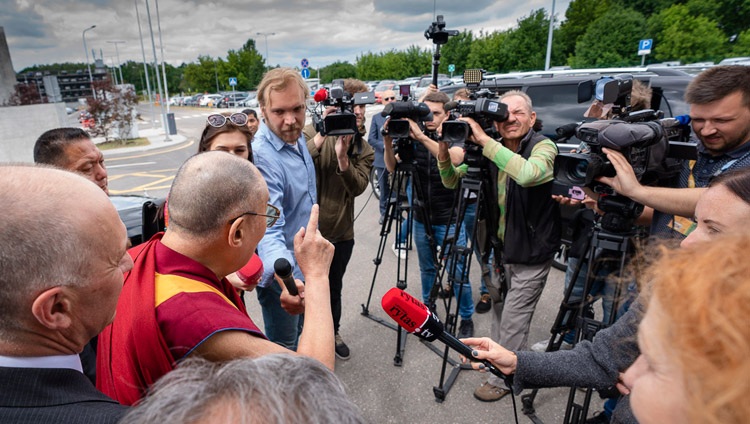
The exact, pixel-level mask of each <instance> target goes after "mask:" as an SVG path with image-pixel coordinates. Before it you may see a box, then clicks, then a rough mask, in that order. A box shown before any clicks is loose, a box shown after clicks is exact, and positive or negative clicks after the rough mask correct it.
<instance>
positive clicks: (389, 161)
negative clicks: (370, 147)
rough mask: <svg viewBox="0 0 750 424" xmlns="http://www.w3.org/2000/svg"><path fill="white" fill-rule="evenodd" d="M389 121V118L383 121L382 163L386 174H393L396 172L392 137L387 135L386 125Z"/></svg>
mask: <svg viewBox="0 0 750 424" xmlns="http://www.w3.org/2000/svg"><path fill="white" fill-rule="evenodd" d="M390 121H391V117H390V116H389V117H388V118H386V119H385V122H384V123H383V161H384V162H385V169H387V170H388V172H394V171H395V170H396V162H397V159H396V154H395V152H394V151H393V137H391V135H390V134H389V133H388V123H389V122H390Z"/></svg>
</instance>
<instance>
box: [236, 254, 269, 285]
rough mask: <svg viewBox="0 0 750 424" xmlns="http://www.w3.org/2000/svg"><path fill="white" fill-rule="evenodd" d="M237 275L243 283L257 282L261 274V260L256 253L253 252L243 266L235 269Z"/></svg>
mask: <svg viewBox="0 0 750 424" xmlns="http://www.w3.org/2000/svg"><path fill="white" fill-rule="evenodd" d="M237 276H238V277H240V280H242V282H243V283H245V284H248V285H251V284H258V283H259V282H260V278H261V277H262V276H263V261H261V260H260V257H259V256H258V255H257V254H255V253H253V256H252V257H251V258H250V260H249V261H247V263H246V264H245V266H243V267H242V268H240V269H239V270H237Z"/></svg>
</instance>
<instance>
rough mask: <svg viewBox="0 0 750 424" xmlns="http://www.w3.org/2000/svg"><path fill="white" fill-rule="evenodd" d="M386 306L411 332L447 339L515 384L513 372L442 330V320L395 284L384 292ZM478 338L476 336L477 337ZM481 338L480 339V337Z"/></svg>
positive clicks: (424, 336) (389, 313)
mask: <svg viewBox="0 0 750 424" xmlns="http://www.w3.org/2000/svg"><path fill="white" fill-rule="evenodd" d="M381 304H382V306H383V310H384V311H385V312H386V313H387V314H388V316H390V317H391V318H393V320H394V321H396V323H397V324H398V325H400V326H401V327H402V328H403V329H404V330H406V331H407V332H409V333H412V334H414V335H416V336H417V337H419V338H421V339H424V340H427V341H428V342H431V341H433V340H435V339H438V340H440V341H441V342H443V343H445V344H446V345H448V347H450V348H451V349H453V350H455V351H456V352H458V353H460V354H461V355H463V356H464V357H466V358H468V359H470V360H472V361H476V362H479V363H480V365H478V368H479V369H482V366H484V370H486V371H489V372H491V373H492V374H494V375H496V376H498V377H500V378H502V379H503V380H505V381H506V382H507V384H508V385H509V386H511V385H512V376H510V375H505V374H503V373H502V372H501V371H500V370H499V369H498V368H497V367H495V365H494V364H492V363H491V362H490V361H488V360H485V359H479V358H478V356H477V355H475V354H474V353H475V351H474V350H473V349H472V348H470V347H469V346H467V345H466V344H464V343H462V342H461V341H460V340H458V339H457V338H456V337H455V336H453V335H452V334H450V333H447V332H445V331H443V323H441V322H440V320H439V319H438V318H437V316H436V315H435V314H433V313H432V312H431V311H430V310H429V309H428V308H427V306H425V305H424V303H422V302H420V301H419V300H417V299H415V298H414V297H413V296H411V295H410V294H409V293H406V292H405V291H403V290H401V289H399V288H397V287H393V288H391V289H390V290H388V292H387V293H386V294H385V295H384V296H383V299H382V301H381ZM474 340H477V339H474ZM479 340H481V339H479ZM488 340H489V339H488ZM476 353H478V354H479V356H483V357H484V356H486V355H484V353H483V352H476Z"/></svg>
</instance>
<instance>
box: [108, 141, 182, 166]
mask: <svg viewBox="0 0 750 424" xmlns="http://www.w3.org/2000/svg"><path fill="white" fill-rule="evenodd" d="M193 144H195V140H190V142H189V143H187V144H185V145H183V146H175V147H173V148H171V149H167V150H161V149H154V150H153V151H150V153H144V154H142V155H133V156H125V157H121V158H107V159H106V160H107V162H115V161H118V160H125V159H138V158H145V157H149V156H154V155H160V154H162V153H169V152H174V151H177V150H181V149H184V148H186V147H190V146H192V145H193Z"/></svg>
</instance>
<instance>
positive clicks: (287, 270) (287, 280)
mask: <svg viewBox="0 0 750 424" xmlns="http://www.w3.org/2000/svg"><path fill="white" fill-rule="evenodd" d="M316 95H317V94H316ZM273 271H274V272H275V273H276V275H278V276H279V278H281V281H282V282H284V285H285V286H286V289H287V290H288V291H289V294H291V295H292V296H297V295H299V292H298V291H297V284H296V283H295V282H294V275H292V264H290V263H289V261H288V260H286V258H279V259H276V262H274V263H273Z"/></svg>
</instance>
